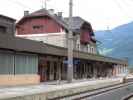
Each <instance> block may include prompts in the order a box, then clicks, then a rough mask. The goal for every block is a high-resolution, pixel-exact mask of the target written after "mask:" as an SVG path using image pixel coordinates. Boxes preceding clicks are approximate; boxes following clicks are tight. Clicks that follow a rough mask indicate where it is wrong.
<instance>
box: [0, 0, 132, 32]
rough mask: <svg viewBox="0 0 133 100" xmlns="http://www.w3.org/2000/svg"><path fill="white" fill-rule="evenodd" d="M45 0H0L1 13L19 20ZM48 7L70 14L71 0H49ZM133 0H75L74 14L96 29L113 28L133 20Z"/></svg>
mask: <svg viewBox="0 0 133 100" xmlns="http://www.w3.org/2000/svg"><path fill="white" fill-rule="evenodd" d="M44 2H45V0H0V14H2V15H6V16H9V17H12V18H14V19H16V20H19V19H20V18H22V17H23V12H24V11H25V10H29V12H34V11H36V10H39V9H41V8H42V7H44V4H45V3H44ZM47 9H55V12H60V11H62V12H63V16H65V17H66V16H68V14H69V0H47ZM132 11H133V0H73V16H80V17H82V18H84V19H85V20H86V21H88V22H90V23H91V24H92V27H93V29H94V30H106V29H108V28H110V29H112V28H114V27H117V26H119V25H122V24H126V23H129V22H132V21H133V12H132Z"/></svg>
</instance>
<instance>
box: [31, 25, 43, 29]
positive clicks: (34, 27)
mask: <svg viewBox="0 0 133 100" xmlns="http://www.w3.org/2000/svg"><path fill="white" fill-rule="evenodd" d="M41 28H43V25H35V26H33V29H41Z"/></svg>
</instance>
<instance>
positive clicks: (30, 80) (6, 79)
mask: <svg viewBox="0 0 133 100" xmlns="http://www.w3.org/2000/svg"><path fill="white" fill-rule="evenodd" d="M38 83H40V77H39V75H34V74H33V75H0V86H13V85H28V84H38Z"/></svg>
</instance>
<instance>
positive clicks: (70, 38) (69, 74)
mask: <svg viewBox="0 0 133 100" xmlns="http://www.w3.org/2000/svg"><path fill="white" fill-rule="evenodd" d="M72 13H73V0H70V1H69V32H68V67H67V81H68V82H69V83H71V82H72V80H73V32H72Z"/></svg>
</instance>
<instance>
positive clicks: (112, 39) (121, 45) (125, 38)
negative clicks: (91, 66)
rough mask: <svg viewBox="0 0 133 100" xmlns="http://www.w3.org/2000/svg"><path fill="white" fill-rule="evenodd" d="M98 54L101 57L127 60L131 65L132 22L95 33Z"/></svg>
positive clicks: (132, 59)
mask: <svg viewBox="0 0 133 100" xmlns="http://www.w3.org/2000/svg"><path fill="white" fill-rule="evenodd" d="M95 35H96V39H97V40H98V41H100V42H101V43H99V44H98V48H99V52H100V53H101V54H103V55H107V56H111V57H115V58H123V59H128V61H129V65H133V22H130V23H128V24H124V25H121V26H118V27H116V28H114V29H112V30H103V31H96V32H95Z"/></svg>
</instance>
